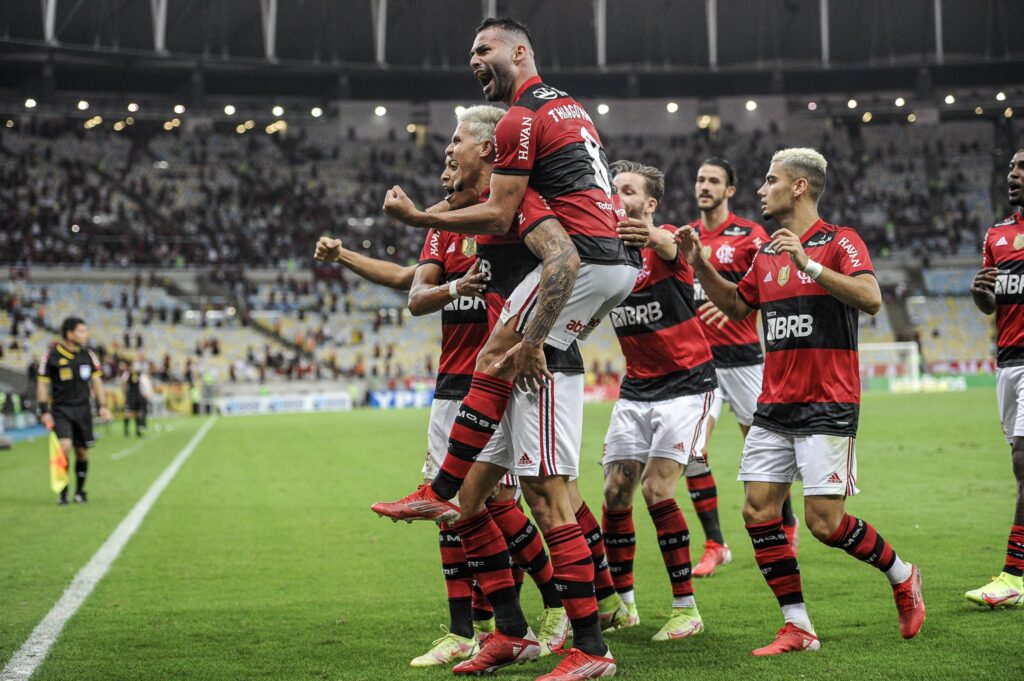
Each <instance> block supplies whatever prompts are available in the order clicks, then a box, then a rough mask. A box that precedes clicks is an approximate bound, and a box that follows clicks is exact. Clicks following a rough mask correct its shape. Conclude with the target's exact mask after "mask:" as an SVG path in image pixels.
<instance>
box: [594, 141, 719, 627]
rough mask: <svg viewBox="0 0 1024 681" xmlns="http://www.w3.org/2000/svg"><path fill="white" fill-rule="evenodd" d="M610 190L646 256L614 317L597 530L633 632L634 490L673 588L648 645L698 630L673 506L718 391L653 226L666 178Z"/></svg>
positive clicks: (627, 235) (689, 276)
mask: <svg viewBox="0 0 1024 681" xmlns="http://www.w3.org/2000/svg"><path fill="white" fill-rule="evenodd" d="M612 173H613V175H614V181H615V187H616V189H618V192H619V196H621V197H622V203H623V205H624V206H625V208H626V214H627V215H628V216H629V217H630V218H632V220H631V221H630V223H629V224H628V226H627V225H623V226H621V227H620V229H619V234H620V236H622V238H623V240H624V241H626V242H627V243H632V244H635V245H636V246H640V247H643V251H642V255H643V270H642V271H641V273H640V276H639V277H638V278H637V281H636V284H635V285H634V287H633V292H632V293H631V294H629V296H628V297H627V298H626V299H625V300H624V301H622V305H620V306H619V307H617V308H615V309H614V310H612V313H611V320H612V325H613V326H614V327H615V335H616V336H617V337H618V339H619V345H620V346H621V347H622V353H623V354H624V355H625V356H626V377H625V378H624V379H623V380H622V387H621V390H620V394H619V399H618V401H617V402H616V403H615V407H614V408H613V410H612V417H611V423H610V425H609V426H608V434H607V436H606V437H605V441H604V456H603V457H602V460H601V463H602V465H603V466H604V476H605V481H604V504H605V506H604V519H603V522H604V530H605V535H606V537H612V536H614V537H615V540H616V541H615V543H614V544H613V543H611V542H608V547H609V549H608V550H609V562H610V563H613V564H614V566H615V573H614V579H615V587H616V589H618V590H619V592H620V594H621V595H622V598H623V600H625V601H626V603H627V604H628V607H629V611H630V615H631V617H630V621H629V622H628V623H629V624H638V623H639V616H638V615H637V614H636V613H637V610H636V603H635V599H634V595H633V571H632V569H631V568H632V564H633V555H634V553H635V547H636V539H635V534H634V533H633V531H632V526H633V520H632V511H633V508H632V507H633V496H634V495H635V493H636V488H637V485H638V483H639V484H640V486H641V487H642V489H643V496H644V501H645V502H646V503H647V510H648V512H650V514H651V520H653V521H654V527H655V529H656V530H657V533H658V545H659V546H660V547H661V556H662V559H663V560H664V561H665V568H666V569H667V570H668V575H669V581H670V582H671V583H672V616H671V617H670V618H669V620H668V622H667V623H666V624H665V625H664V626H663V627H662V628H661V630H660V631H658V633H656V634H655V635H654V640H655V641H669V640H673V639H681V638H688V637H690V636H696V635H697V634H699V633H701V632H702V631H704V622H703V620H702V619H701V616H700V613H699V612H698V611H697V603H696V601H695V600H694V596H693V580H692V579H691V576H692V575H691V573H690V531H689V528H688V527H687V525H686V519H685V518H684V517H683V513H682V511H680V510H679V506H678V505H677V504H676V500H675V493H676V487H677V485H678V484H679V478H680V476H681V475H682V474H683V472H684V471H686V470H687V468H688V467H689V464H690V463H691V462H692V461H694V460H700V459H701V458H702V456H703V455H702V453H701V452H702V450H703V448H704V437H705V433H706V427H707V419H708V414H709V412H710V410H711V402H712V399H713V393H714V388H715V385H716V382H715V368H714V364H713V363H712V357H711V347H710V346H709V345H708V342H707V340H706V339H705V338H704V334H703V333H702V332H701V323H700V321H699V320H698V319H697V309H696V306H695V304H694V300H693V268H692V267H690V266H689V265H688V264H686V262H685V261H683V260H681V259H680V258H679V249H678V247H677V245H676V242H675V239H674V238H673V234H674V233H675V230H676V228H675V227H672V226H670V225H664V226H661V227H655V225H654V212H655V211H656V210H657V208H658V204H659V202H660V201H661V198H662V197H663V196H664V194H665V176H664V174H662V172H661V171H660V170H658V169H657V168H653V167H651V166H645V165H643V164H641V163H635V162H633V161H617V162H616V163H615V164H614V165H612Z"/></svg>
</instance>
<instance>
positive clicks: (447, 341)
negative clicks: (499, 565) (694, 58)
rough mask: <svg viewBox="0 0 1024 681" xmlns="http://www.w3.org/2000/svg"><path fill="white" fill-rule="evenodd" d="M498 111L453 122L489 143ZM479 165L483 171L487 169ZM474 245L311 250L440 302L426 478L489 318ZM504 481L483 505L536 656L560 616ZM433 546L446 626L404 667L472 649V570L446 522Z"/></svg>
mask: <svg viewBox="0 0 1024 681" xmlns="http://www.w3.org/2000/svg"><path fill="white" fill-rule="evenodd" d="M488 110H489V111H488ZM503 113H504V112H503V111H501V110H500V109H496V108H494V107H472V108H470V109H468V110H466V112H464V113H463V114H462V115H460V128H461V129H462V130H463V132H464V133H465V134H466V135H467V136H468V137H472V138H473V139H474V141H476V136H477V135H479V136H480V137H481V138H482V139H481V140H479V141H476V143H477V144H484V142H485V141H487V142H488V144H489V140H490V138H491V137H492V136H493V131H494V125H495V123H496V122H497V120H498V119H499V118H500V117H501V115H502V114H503ZM457 134H458V131H457ZM456 168H457V164H456V162H455V161H454V160H452V159H450V158H449V159H448V161H447V162H446V164H445V172H444V173H443V174H442V176H441V181H442V185H443V187H444V189H445V193H446V194H447V195H448V196H449V199H450V201H451V202H452V203H453V204H456V205H461V204H463V203H466V204H468V202H470V201H474V202H475V201H477V200H478V198H479V197H478V194H476V193H475V192H472V191H470V192H465V191H464V192H461V195H460V196H458V197H456V196H455V192H454V175H455V172H456ZM484 170H485V171H486V172H489V168H485V169H484ZM485 179H486V178H485ZM475 250H476V244H475V242H474V241H473V240H472V239H471V238H468V237H462V236H461V235H458V234H451V233H447V232H434V231H431V232H430V233H428V234H427V238H426V239H425V241H424V245H423V251H422V253H421V257H420V263H419V265H417V266H407V267H402V266H399V265H396V264H394V263H390V262H387V261H383V260H377V259H374V258H368V257H366V256H363V255H360V254H358V253H354V252H352V251H349V250H348V249H345V248H343V247H342V245H341V242H340V240H337V239H330V238H327V237H323V238H321V239H320V241H319V242H318V244H317V248H316V254H315V257H316V258H317V259H318V260H326V261H334V262H340V263H342V264H343V265H345V266H346V267H347V268H348V269H350V270H352V271H353V272H355V273H356V274H358V275H359V276H361V277H363V278H364V279H367V280H369V281H372V282H374V283H377V284H381V285H383V286H389V287H391V288H395V289H398V290H406V291H409V309H410V311H412V313H413V314H414V315H423V314H429V313H432V312H436V311H438V310H441V329H442V341H441V359H440V361H439V362H438V377H437V385H436V388H435V392H434V400H433V402H432V403H431V413H430V425H429V429H428V434H427V457H426V460H425V462H424V464H423V471H422V472H423V476H424V479H425V480H426V481H428V482H429V481H430V480H431V479H432V478H433V477H434V475H435V474H436V472H437V470H438V467H439V466H440V463H441V460H442V458H443V457H444V453H445V452H446V450H447V447H446V445H447V440H446V438H447V436H448V431H449V430H450V429H451V425H452V423H453V421H454V419H455V414H456V410H457V408H458V406H459V402H460V400H461V398H462V397H463V396H465V393H466V391H467V389H468V384H469V381H470V377H471V373H470V372H471V371H472V367H473V363H474V361H475V358H476V354H477V352H478V350H479V348H480V346H481V345H482V344H483V343H484V341H485V340H486V339H487V332H488V330H489V328H490V326H491V321H489V319H488V311H487V308H486V306H485V304H484V301H483V300H482V299H483V297H484V295H483V291H484V288H485V286H486V279H487V275H486V274H484V273H482V272H480V267H479V261H478V260H477V259H476V257H475V256H474V252H475ZM499 307H500V305H499ZM581 362H582V360H581ZM556 364H557V362H556ZM504 447H505V441H504V439H503V438H502V437H501V436H500V435H499V436H498V437H495V438H493V439H492V440H491V442H490V443H488V446H487V449H486V450H485V452H484V454H485V455H487V454H490V453H492V452H497V451H501V450H503V449H504ZM504 482H505V483H507V484H505V485H504V486H503V487H502V488H501V489H500V490H499V492H498V493H497V495H496V496H495V497H494V498H493V499H492V500H491V501H489V502H488V503H489V506H490V507H491V508H492V511H493V513H494V515H495V516H496V517H497V518H498V519H499V521H498V522H499V527H500V529H501V530H502V533H503V536H504V537H505V539H506V540H507V541H508V542H511V546H509V552H510V554H511V556H512V558H513V559H514V560H515V562H516V564H517V565H519V566H521V567H522V568H524V569H525V570H526V571H527V572H529V573H530V575H531V576H532V577H533V579H534V581H535V583H536V584H537V587H538V588H539V589H540V592H541V597H542V599H543V602H544V612H543V614H542V615H541V618H540V629H539V630H538V640H539V642H540V643H541V644H542V645H541V647H540V651H539V655H549V654H551V652H552V650H554V649H556V648H558V647H559V646H560V645H561V644H562V643H563V642H564V641H565V638H566V635H567V633H568V620H567V619H566V617H565V609H564V608H562V606H561V597H560V596H559V594H558V591H557V588H556V584H555V581H554V575H553V572H552V568H551V562H550V560H549V559H548V555H547V553H546V552H545V551H544V546H543V542H542V541H541V538H540V534H539V533H538V532H537V529H536V527H534V525H533V523H531V522H530V520H529V518H527V517H526V515H525V514H524V513H523V512H522V509H520V507H519V505H518V504H517V503H516V500H515V487H514V485H515V480H514V479H506V480H505V481H504ZM439 544H440V548H441V562H442V567H443V572H444V576H445V585H446V588H447V591H448V608H449V616H450V621H449V626H448V630H447V632H446V633H445V635H444V636H442V637H441V638H440V639H438V640H437V641H435V642H434V645H433V647H432V648H431V649H430V650H429V651H427V652H426V653H424V654H423V655H421V656H419V657H417V658H415V659H414V660H413V661H412V663H411V664H412V666H414V667H427V666H435V665H445V664H448V663H450V662H455V661H458V660H464V659H468V658H470V657H472V656H473V654H475V653H476V651H477V642H476V640H475V638H474V636H473V628H474V627H473V621H472V602H471V597H472V593H471V586H472V575H471V572H470V570H469V565H468V564H467V562H466V556H465V552H464V551H463V549H462V544H461V541H460V538H459V536H458V534H457V533H456V532H454V531H453V530H452V529H451V528H450V527H442V528H441V529H440V533H439ZM519 574H521V573H519ZM484 628H485V629H491V630H493V622H492V623H489V626H488V625H486V624H485V626H484Z"/></svg>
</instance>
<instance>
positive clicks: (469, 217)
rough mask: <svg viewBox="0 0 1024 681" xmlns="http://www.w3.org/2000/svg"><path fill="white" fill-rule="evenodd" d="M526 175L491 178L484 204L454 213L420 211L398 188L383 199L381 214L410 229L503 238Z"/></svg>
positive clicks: (525, 184)
mask: <svg viewBox="0 0 1024 681" xmlns="http://www.w3.org/2000/svg"><path fill="white" fill-rule="evenodd" d="M529 180H530V176H529V175H504V174H497V173H496V174H494V175H491V195H490V197H489V198H488V199H487V201H485V202H483V203H478V204H475V205H472V206H467V207H465V208H460V209H458V210H448V211H430V212H428V211H421V210H418V209H417V208H416V206H415V205H414V204H413V202H412V199H410V198H409V197H408V196H407V195H406V193H405V192H404V191H402V188H401V187H399V186H398V185H395V186H394V187H392V188H391V189H390V190H389V191H388V193H387V195H386V196H385V197H384V212H385V213H387V214H388V215H390V216H391V217H393V218H395V219H396V220H399V221H401V222H403V223H405V224H407V225H409V226H411V227H419V228H423V229H428V228H430V227H434V228H436V229H440V230H444V231H446V232H456V233H458V234H504V233H505V232H506V231H508V228H509V225H511V224H512V220H513V219H514V218H515V216H516V210H517V209H518V208H519V204H520V203H522V201H523V195H524V194H525V193H526V187H527V184H528V183H529Z"/></svg>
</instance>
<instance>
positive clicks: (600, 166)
mask: <svg viewBox="0 0 1024 681" xmlns="http://www.w3.org/2000/svg"><path fill="white" fill-rule="evenodd" d="M494 135H495V142H496V146H497V153H496V159H495V163H494V172H495V173H498V174H506V175H529V176H530V186H531V187H533V188H534V189H536V190H537V191H538V192H539V193H540V194H541V196H543V197H544V198H545V199H547V201H548V203H549V204H550V206H551V209H552V210H553V211H554V213H555V215H556V216H557V217H558V220H559V221H560V222H561V223H562V226H563V227H564V228H565V231H566V232H567V233H568V234H569V236H570V237H572V240H573V243H574V244H576V250H577V251H578V252H579V255H580V259H581V260H582V261H583V262H591V263H623V262H625V263H630V264H633V265H637V264H638V263H639V254H638V253H637V252H636V249H633V248H626V247H625V246H624V245H623V243H622V240H621V239H619V238H618V234H617V232H616V230H615V226H616V224H617V223H618V221H619V217H618V216H616V214H615V205H614V203H613V202H612V196H613V195H614V194H615V187H614V185H613V184H612V180H611V173H610V172H609V170H608V157H607V156H606V155H605V151H604V147H603V146H602V145H601V138H600V136H599V135H598V134H597V128H595V127H594V122H593V120H591V118H590V114H588V113H587V112H586V110H585V109H584V108H583V106H582V105H581V104H580V103H579V102H577V101H576V100H575V99H573V98H572V97H570V96H569V95H568V94H566V93H565V92H562V91H561V90H558V89H556V88H553V87H551V86H550V85H545V84H544V83H543V82H542V81H541V79H540V77H539V76H535V77H533V78H531V79H530V80H528V81H526V82H525V83H523V85H522V87H520V88H519V91H518V92H517V93H516V96H515V97H514V98H513V100H512V106H511V107H509V110H508V113H506V114H505V115H504V116H503V117H502V119H501V121H500V122H499V123H498V127H497V129H496V130H495V133H494Z"/></svg>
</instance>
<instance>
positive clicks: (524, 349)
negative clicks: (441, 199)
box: [374, 19, 638, 519]
mask: <svg viewBox="0 0 1024 681" xmlns="http://www.w3.org/2000/svg"><path fill="white" fill-rule="evenodd" d="M472 55H473V56H472V59H471V61H470V65H471V66H472V68H473V73H474V74H475V75H476V76H477V78H478V79H479V81H480V82H481V83H482V84H483V90H484V95H485V96H486V97H487V99H488V100H489V101H501V102H504V103H505V104H507V105H509V107H510V108H509V111H508V113H507V114H506V115H505V116H504V118H502V120H501V123H499V125H498V128H497V131H496V133H495V134H496V141H497V157H496V160H495V163H494V174H493V175H492V177H491V184H490V197H489V199H488V200H487V201H486V202H484V203H480V204H477V205H475V206H471V207H469V208H463V209H460V210H454V211H446V212H438V213H427V212H423V211H419V210H416V208H415V206H413V204H412V202H411V201H410V200H409V198H408V197H407V196H406V195H405V194H404V193H403V192H402V190H401V188H399V187H394V188H393V189H392V190H391V191H390V192H388V195H387V197H386V199H385V203H384V209H385V211H386V212H387V213H388V214H389V215H391V216H393V217H395V218H397V219H399V220H401V221H402V222H404V223H406V224H410V225H413V226H417V227H424V228H428V227H433V228H437V229H443V230H447V231H451V232H459V233H471V234H487V233H489V234H503V233H504V232H505V231H507V229H508V225H509V224H510V223H511V221H512V219H513V217H514V216H515V213H516V210H517V209H518V208H519V206H520V204H521V203H522V201H523V197H524V195H525V194H526V190H527V187H531V188H533V189H536V191H537V192H539V193H540V194H541V195H542V196H543V197H544V198H545V199H547V200H548V204H549V205H550V208H551V210H552V212H553V213H554V214H555V216H556V217H557V218H558V221H559V222H560V223H561V226H562V227H563V228H564V230H565V232H566V233H568V234H569V235H570V237H571V242H570V243H569V244H568V246H572V248H561V246H560V243H561V242H560V241H556V240H553V239H552V238H549V237H547V236H546V235H544V234H537V235H536V236H535V237H534V241H535V242H537V244H538V247H543V248H545V249H546V250H547V251H549V252H550V256H551V258H550V259H549V260H548V262H551V263H552V265H553V267H552V268H551V269H548V270H545V269H544V268H542V267H538V268H537V269H536V270H534V271H533V272H531V273H530V274H529V275H528V276H527V277H526V278H525V279H524V280H523V281H522V282H521V283H520V284H519V286H518V287H517V288H516V290H515V291H513V292H512V294H511V295H510V297H509V299H508V301H507V303H506V306H505V308H504V309H503V310H502V313H501V323H500V324H498V325H496V326H495V328H494V331H493V332H492V334H491V337H490V339H489V340H488V342H487V346H486V347H485V348H484V350H483V351H482V352H481V354H480V357H479V358H478V361H477V373H476V374H475V375H474V383H473V385H472V386H471V387H470V391H469V394H468V395H467V396H466V398H465V399H464V400H463V407H464V409H463V410H462V411H461V412H460V413H461V415H460V418H459V419H457V420H456V425H455V427H454V428H453V431H452V437H451V438H450V446H449V451H448V456H446V457H445V461H444V464H443V465H442V467H441V472H440V474H439V475H438V476H437V477H436V478H435V479H434V481H433V483H431V485H430V486H429V487H428V488H423V489H421V490H418V491H417V492H414V493H413V494H411V495H409V496H407V497H405V498H403V499H400V500H398V501H396V502H391V503H386V504H376V505H375V506H374V510H375V511H377V512H379V513H383V514H384V515H388V516H390V517H397V518H399V519H405V518H434V517H437V516H438V515H442V514H445V513H451V512H453V510H454V509H452V508H451V507H449V506H446V505H445V504H444V503H443V502H444V500H447V499H451V498H452V497H454V496H455V494H457V492H458V490H459V487H461V485H462V481H463V480H464V479H465V477H466V474H467V473H468V471H469V469H470V467H471V466H472V465H473V461H474V460H475V459H476V456H477V454H478V453H479V452H480V450H481V449H482V448H483V446H484V445H485V444H486V443H487V440H488V439H489V437H490V433H489V432H484V431H481V430H480V429H474V422H473V420H474V419H476V420H477V421H479V420H480V419H483V420H484V421H486V422H487V423H491V424H497V423H498V422H499V421H500V420H501V416H502V414H504V413H505V408H506V405H507V404H508V399H509V395H510V394H511V392H512V387H513V384H512V381H513V380H514V379H516V377H517V376H518V377H521V378H522V379H523V381H524V383H525V384H527V385H529V386H530V387H539V386H542V385H543V384H544V383H545V382H546V381H550V379H551V374H550V372H548V371H547V369H546V368H545V365H544V352H543V346H544V345H545V344H547V345H552V346H554V347H556V348H559V349H562V350H564V349H566V348H568V347H569V345H570V344H571V343H572V342H573V341H574V340H576V338H577V337H579V336H581V334H582V335H583V336H585V335H586V334H585V333H582V332H583V331H584V329H585V328H587V327H588V326H589V325H591V324H596V323H597V321H599V320H600V319H601V318H602V317H604V316H606V315H607V314H608V312H609V311H610V310H611V309H612V308H613V307H615V306H616V305H617V304H618V303H619V302H620V301H621V300H622V299H623V298H625V297H626V295H628V293H629V291H630V290H631V289H632V286H633V283H634V281H635V280H636V274H637V270H636V264H637V259H638V256H637V254H636V253H635V249H627V248H625V247H624V246H623V244H622V243H621V241H620V240H619V239H618V236H617V234H616V232H615V225H616V223H617V221H618V218H617V216H616V214H615V206H614V202H613V200H612V194H613V193H614V188H613V187H612V185H611V181H610V176H609V172H608V163H607V159H606V157H605V154H604V149H603V148H602V147H601V143H600V138H599V137H598V134H597V130H596V128H594V125H593V122H592V120H591V118H590V115H589V114H587V112H586V110H585V109H584V108H583V107H582V106H581V105H580V104H579V103H578V102H576V101H575V100H574V99H572V98H571V97H569V95H567V94H566V93H564V92H562V91H561V90H557V89H555V88H552V87H550V86H548V85H545V84H544V83H543V82H542V81H541V79H540V77H539V76H538V75H537V68H536V65H535V63H534V58H533V44H532V41H531V40H530V36H529V32H528V31H527V29H526V27H525V26H523V25H522V24H520V23H519V22H517V21H514V20H512V19H487V20H485V21H484V22H483V23H482V24H481V25H480V27H479V29H478V31H477V36H476V40H475V42H474V44H473V48H472ZM534 231H536V230H534ZM556 249H561V250H558V251H557V253H556V252H555V251H556ZM556 259H557V260H560V261H561V262H559V263H558V264H557V265H555V262H556ZM576 272H578V274H575V273H576ZM506 355H507V361H504V362H501V363H498V362H497V360H500V359H502V358H505V357H506Z"/></svg>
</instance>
